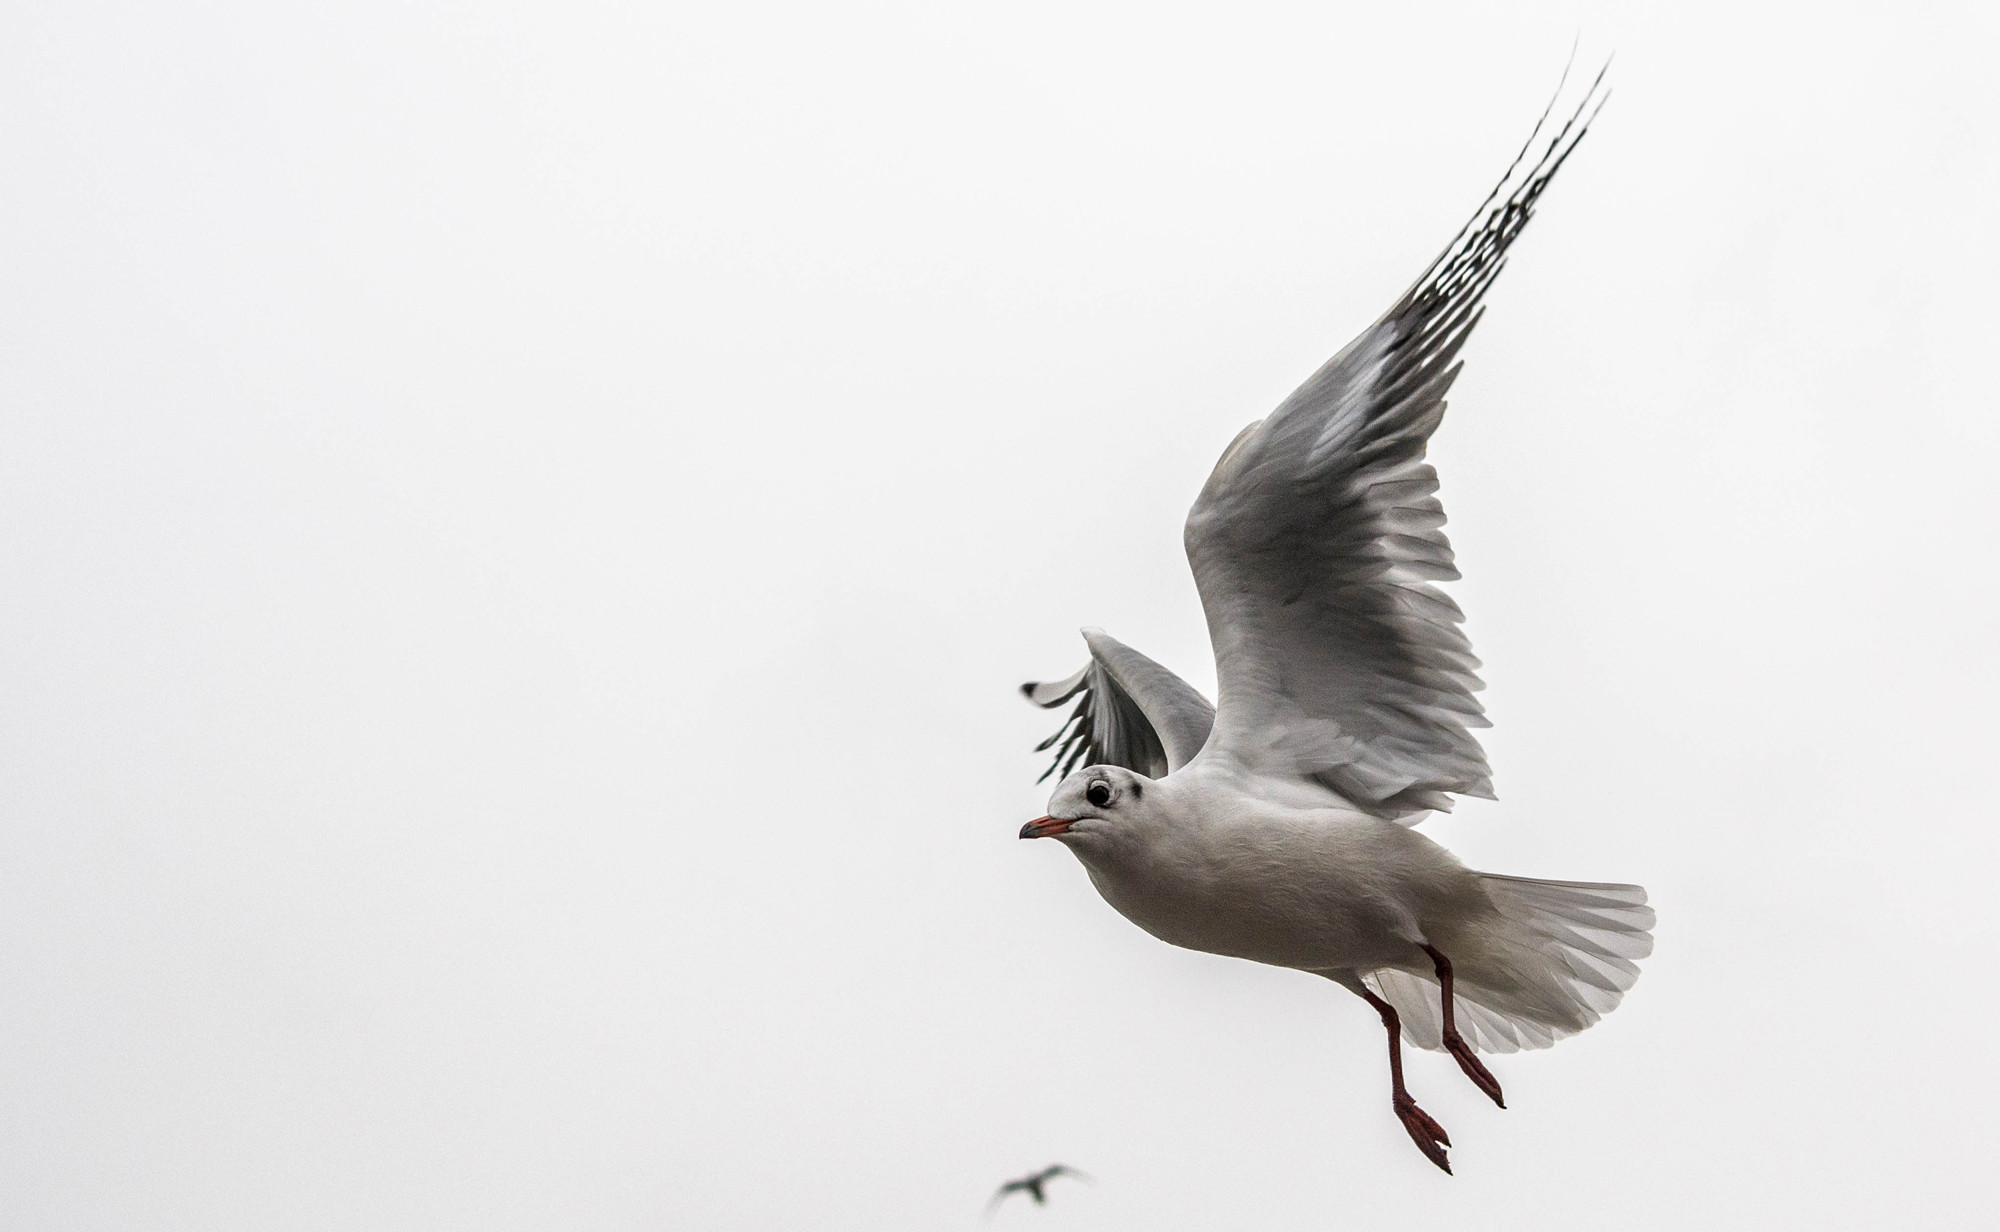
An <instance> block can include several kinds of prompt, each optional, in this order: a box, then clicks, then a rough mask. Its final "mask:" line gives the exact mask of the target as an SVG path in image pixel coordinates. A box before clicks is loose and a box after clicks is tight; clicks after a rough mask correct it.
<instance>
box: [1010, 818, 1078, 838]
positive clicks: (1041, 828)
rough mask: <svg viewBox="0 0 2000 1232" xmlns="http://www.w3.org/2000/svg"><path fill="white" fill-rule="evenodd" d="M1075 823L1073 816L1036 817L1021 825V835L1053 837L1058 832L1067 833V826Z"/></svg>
mask: <svg viewBox="0 0 2000 1232" xmlns="http://www.w3.org/2000/svg"><path fill="white" fill-rule="evenodd" d="M1075 824H1076V821H1075V819H1073V818H1070V819H1065V818H1062V817H1037V818H1035V819H1034V820H1033V821H1031V822H1029V823H1028V824H1027V825H1025V826H1022V827H1021V837H1022V838H1054V837H1055V836H1056V835H1058V834H1065V833H1067V832H1068V831H1069V828H1070V827H1071V826H1073V825H1075Z"/></svg>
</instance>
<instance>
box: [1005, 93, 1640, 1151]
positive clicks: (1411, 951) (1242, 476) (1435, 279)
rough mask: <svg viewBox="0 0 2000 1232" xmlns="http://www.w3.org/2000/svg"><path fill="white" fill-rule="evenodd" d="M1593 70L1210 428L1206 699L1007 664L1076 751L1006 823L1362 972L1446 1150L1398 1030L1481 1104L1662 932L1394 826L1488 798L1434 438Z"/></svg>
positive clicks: (1198, 910)
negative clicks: (1562, 116)
mask: <svg viewBox="0 0 2000 1232" xmlns="http://www.w3.org/2000/svg"><path fill="white" fill-rule="evenodd" d="M1599 78H1600V82H1601V79H1602V74H1600V75H1599ZM1597 90H1598V84H1597V83H1593V85H1592V88H1591V91H1590V92H1589V94H1587V95H1586V97H1585V99H1584V102H1583V104H1582V106H1580V107H1579V108H1578V109H1577V112H1576V114H1575V115H1574V116H1572V117H1571V119H1570V120H1569V122H1568V123H1566V124H1564V125H1563V126H1562V127H1561V129H1560V131H1558V132H1557V133H1556V134H1555V135H1554V136H1553V137H1552V138H1551V139H1550V140H1549V141H1548V143H1547V145H1546V146H1545V148H1544V149H1543V151H1542V153H1541V154H1540V156H1539V157H1538V158H1537V159H1535V160H1534V161H1533V162H1532V163H1530V164H1528V165H1527V166H1526V169H1525V170H1522V167H1523V165H1524V163H1527V157H1526V156H1527V154H1528V152H1529V151H1530V150H1531V149H1533V148H1534V146H1535V144H1536V142H1537V140H1538V138H1539V136H1540V134H1541V131H1542V125H1541V124H1537V126H1536V131H1535V134H1534V135H1531V136H1530V138H1529V142H1528V145H1527V146H1525V147H1523V150H1522V154H1521V155H1520V156H1517V157H1516V159H1515V161H1514V164H1513V165H1512V166H1510V167H1509V168H1508V172H1507V174H1506V175H1505V176H1503V177H1502V179H1501V182H1500V185H1499V186H1498V187H1496V188H1495V189H1494V191H1493V193H1492V194H1491V195H1490V196H1489V197H1488V199H1487V201H1486V202H1485V203H1483V204H1482V205H1481V207H1480V209H1479V211H1477V212H1476V213H1475V215H1474V218H1473V221H1472V222H1471V223H1468V224H1467V226H1466V228H1465V229H1464V230H1463V231H1462V232H1461V233H1460V234H1459V235H1458V237H1457V238H1456V239H1454V240H1453V242H1452V243H1451V244H1450V245H1449V246H1448V247H1447V248H1446V250H1445V252H1444V253H1443V254H1442V255H1441V256H1439V258H1438V259H1437V260H1436V261H1435V262H1433V263H1432V265H1431V267H1430V268H1429V269H1428V270H1426V271H1425V272H1424V274H1423V276H1422V277H1420V278H1419V279H1418V280H1417V282H1416V284H1415V285H1413V286H1412V287H1411V288H1410V290H1409V291H1408V292H1406V293H1405V294H1404V295H1403V297H1402V298H1401V299H1399V300H1398V301H1397V302H1396V304H1395V305H1394V306H1393V307H1391V308H1390V310H1389V311H1388V312H1387V313H1386V314H1384V315H1383V317H1382V318H1381V319H1380V320H1379V321H1377V322H1376V323H1375V324H1374V325H1372V326H1370V327H1369V328H1368V329H1367V330H1365V331H1363V333H1362V334H1361V336H1360V337H1358V338H1356V339H1355V340H1354V341H1353V342H1352V343H1350V344H1349V345H1348V346H1347V347H1346V348H1345V349H1343V350H1342V351H1341V352H1340V353H1339V354H1338V355H1336V356H1334V358H1333V359H1331V360H1329V361H1327V363H1326V365H1325V366H1324V367H1322V368H1321V369H1320V370H1319V371H1318V372H1316V373H1314V374H1313V376H1312V377H1311V378H1310V379H1308V380H1307V381H1306V383H1305V384H1304V385H1302V386H1300V387H1299V389H1298V390H1297V392H1295V393H1293V394H1292V396H1291V397H1289V398H1287V399H1286V400H1285V402H1284V403H1283V404H1282V405H1280V406H1279V407H1278V409H1277V410H1276V411H1274V412H1272V413H1271V414H1270V415H1269V416H1268V417H1266V418H1265V419H1262V420H1259V421H1258V422H1256V423H1253V424H1251V425H1250V426H1249V427H1247V428H1245V429H1244V430H1243V431H1242V432H1241V433H1240V434H1238V436H1237V437H1236V439H1235V440H1234V441H1233V442H1231V443H1230V445H1229V447H1228V448H1227V449H1226V450H1224V451H1223V454H1222V458H1221V460H1220V461H1219V462H1217V464H1216V467H1215V471H1214V474H1213V475H1211V476H1210V478H1209V480H1208V483H1207V484H1206V485H1205V486H1204V487H1203V488H1202V491H1201V494H1200V496H1199V497H1198V498H1197V499H1196V501H1195V504H1194V507H1193V509H1192V510H1191V511H1190V512H1189V514H1188V520H1187V528H1186V544H1187V552H1188V560H1189V563H1190V565H1191V566H1192V568H1193V570H1194V575H1195V581H1196V584H1197V586H1198V588H1199V590H1200V592H1201V599H1202V607H1203V609H1204V611H1205V612H1206V614H1207V617H1208V626H1209V636H1210V639H1211V641H1212V642H1213V644H1214V647H1215V657H1216V669H1217V678H1218V681H1219V685H1220V689H1219V698H1218V703H1219V704H1218V705H1216V706H1210V705H1209V703H1208V701H1207V699H1205V698H1203V697H1202V696H1201V694H1200V693H1199V692H1198V691H1196V690H1195V689H1194V688H1192V687H1190V686H1189V685H1188V684H1187V683H1186V682H1184V681H1182V680H1181V679H1180V678H1179V677H1178V676H1175V675H1174V674H1173V673H1172V672H1170V671H1168V670H1167V669H1166V668H1164V667H1162V666H1160V665H1159V664H1158V663H1155V662H1153V661H1152V660H1151V659H1149V658H1147V657H1146V656H1145V655H1143V654H1140V653H1139V652H1138V651H1136V650H1133V649H1132V648H1130V647H1128V646H1125V645H1122V644H1121V643H1119V642H1118V641H1116V640H1115V639H1113V638H1112V637H1110V636H1109V635H1108V634H1105V633H1104V632H1102V631H1101V630H1096V629H1086V630H1084V639H1085V642H1086V644H1087V645H1088V647H1089V650H1090V662H1089V663H1087V664H1086V665H1085V666H1084V667H1083V669H1082V670H1080V671H1079V672H1077V673H1076V674H1075V675H1074V676H1072V677H1070V678H1069V679H1067V680H1064V681H1061V682H1058V683H1054V684H1030V685H1025V686H1023V691H1024V692H1026V693H1027V695H1028V697H1029V698H1030V700H1032V701H1034V702H1035V703H1036V704H1038V705H1042V706H1046V707H1054V706H1059V705H1062V704H1063V703H1065V702H1067V701H1070V700H1071V699H1076V707H1075V710H1074V711H1073V712H1072V714H1071V716H1070V719H1069V721H1068V722H1067V723H1065V724H1064V726H1063V728H1062V730H1060V731H1058V732H1057V733H1056V735H1055V736H1053V737H1051V738H1050V739H1049V740H1048V741H1046V742H1045V743H1044V744H1043V746H1042V747H1043V748H1045V749H1046V748H1048V747H1050V746H1055V745H1059V747H1058V748H1057V752H1056V760H1055V763H1054V765H1052V766H1051V767H1050V770H1051V772H1052V773H1053V772H1055V771H1058V770H1060V771H1062V772H1063V773H1064V774H1065V777H1064V778H1063V780H1062V782H1061V783H1060V784H1058V786H1057V788H1056V791H1055V794H1054V795H1053V796H1052V797H1051V798H1050V800H1049V815H1048V816H1047V817H1043V818H1040V819H1038V820H1036V821H1033V822H1029V823H1028V825H1027V826H1025V827H1023V828H1022V831H1021V834H1022V837H1024V838H1039V837H1053V838H1057V839H1059V840H1060V841H1061V842H1063V843H1064V844H1065V845H1067V846H1068V847H1069V848H1070V849H1071V851H1073V852H1074V853H1075V854H1076V856H1077V858H1078V859H1079V860H1081V861H1082V863H1083V865H1084V867H1085V869H1086V870H1087V871H1088V872H1089V874H1090V879H1091V881H1092V883H1093V884H1094V885H1096V887H1097V889H1098V891H1099V892H1100V893H1101V894H1103V896H1104V898H1105V900H1106V901H1107V902H1109V903H1110V904H1111V905H1112V906H1113V907H1115V908H1116V909H1117V910H1118V911H1119V912H1120V913H1122V914H1123V915H1125V916H1126V917H1127V918H1128V919H1130V920H1132V921H1133V922H1134V923H1135V924H1138V925H1139V926H1140V927H1141V928H1143V929H1145V930H1146V931H1147V932H1150V933H1152V934H1153V935H1154V936H1157V937H1159V938H1160V939H1162V940H1164V941H1168V942H1171V943H1172V944H1175V945H1180V946H1186V947H1188V948H1190V949H1196V950H1204V951H1208V952H1210V953H1215V954H1226V955H1230V956H1233V957H1237V958H1246V959H1250V960H1252V961H1256V962H1263V963H1271V964H1275V965H1278V966H1284V967H1293V968H1297V969H1299V970H1304V971H1311V972H1314V973H1317V974H1320V975H1324V976H1326V977H1327V978H1328V979H1331V980H1333V981H1335V982H1337V983H1339V984H1341V985H1343V986H1344V987H1346V988H1348V989H1350V990H1351V991H1353V992H1355V993H1356V994H1357V995H1359V996H1362V997H1363V998H1366V999H1367V1000H1368V1001H1369V1002H1370V1004H1371V1005H1373V1006H1374V1007H1375V1008H1376V1010H1377V1012H1378V1013H1380V1014H1381V1016H1382V1019H1383V1022H1384V1024H1385V1025H1386V1026H1387V1028H1388V1031H1389V1044H1390V1065H1391V1078H1392V1101H1393V1104H1394V1107H1395V1110H1396V1113H1397V1115H1398V1117H1399V1118H1400V1119H1401V1120H1402V1121H1403V1124H1404V1126H1405V1127H1406V1128H1407V1129H1408V1130H1409V1132H1410V1135H1411V1137H1412V1138H1413V1139H1414V1140H1415V1141H1416V1143H1417V1145H1418V1147H1419V1148H1420V1149H1422V1150H1423V1151H1424V1153H1425V1154H1426V1155H1427V1156H1428V1157H1429V1158H1430V1159H1431V1160H1432V1161H1433V1162H1435V1163H1436V1164H1437V1165H1438V1166H1439V1167H1441V1168H1443V1169H1444V1170H1445V1171H1447V1172H1449V1171H1450V1166H1449V1164H1448V1162H1447V1160H1446V1157H1445V1153H1444V1148H1445V1147H1447V1146H1449V1145H1450V1140H1449V1138H1448V1137H1447V1136H1446V1135H1445V1132H1444V1130H1443V1129H1442V1128H1441V1127H1440V1126H1438V1125H1437V1123H1436V1122H1435V1121H1433V1120H1431V1118H1430V1117H1429V1116H1428V1115H1427V1114H1425V1113H1424V1112H1423V1110H1422V1109H1420V1108H1418V1107H1417V1106H1416V1104H1415V1103H1414V1101H1412V1100H1411V1099H1410V1098H1409V1095H1408V1093H1407V1091H1406V1090H1405V1089H1404V1084H1403V1080H1402V1064H1401V1054H1400V1052H1399V1050H1398V1041H1399V1038H1403V1037H1406V1038H1407V1039H1408V1040H1409V1042H1411V1043H1412V1044H1415V1045H1417V1046H1418V1047H1422V1048H1432V1049H1444V1050H1446V1051H1449V1052H1451V1053H1452V1054H1453V1056H1454V1057H1456V1058H1457V1060H1458V1062H1459V1065H1460V1067H1461V1068H1462V1069H1463V1070H1464V1071H1465V1073H1466V1074H1467V1076H1468V1077H1470V1078H1472V1080H1473V1081H1474V1082H1475V1083H1477V1084H1478V1085H1479V1086H1480V1088H1481V1089H1482V1090H1484V1091H1486V1092H1487V1094H1489V1095H1490V1096H1492V1098H1493V1099H1494V1101H1495V1102H1496V1103H1498V1102H1500V1099H1501V1096H1500V1087H1499V1084H1498V1082H1497V1081H1495V1080H1494V1079H1493V1077H1492V1075H1491V1074H1490V1073H1488V1072H1487V1071H1486V1069H1485V1066H1484V1065H1483V1064H1481V1063H1480V1061H1479V1060H1478V1059H1477V1057H1476V1056H1475V1052H1513V1051H1516V1050H1518V1049H1523V1048H1546V1047H1548V1046H1549V1045H1550V1044H1553V1043H1554V1042H1555V1041H1556V1040H1559V1039H1562V1038H1564V1037H1565V1036H1568V1035H1572V1034H1575V1033H1576V1032H1578V1031H1581V1030H1583V1029H1585V1028H1586V1027H1589V1026H1590V1025H1591V1024H1593V1023H1595V1022H1596V1021H1597V1020H1598V1019H1599V1018H1601V1017H1603V1016H1604V1015H1605V1014H1607V1013H1609V1012H1610V1011H1611V1010H1612V1009H1613V1008H1614V1007H1616V1006H1617V1004H1618V1002H1619V999H1620V998H1621V997H1622V996H1623V995H1624V994H1625V992H1626V990H1628V989H1629V988H1631V987H1632V984H1633V982H1634V981H1635V980H1636V979H1637V978H1638V974H1639V968H1638V964H1637V960H1638V959H1641V958H1644V957H1645V956H1646V955H1647V954H1648V953H1649V952H1650V951H1651V948H1652V938H1651V935H1650V930H1651V928H1652V926H1653V912H1652V909H1651V908H1649V907H1648V906H1647V905H1646V892H1645V891H1644V890H1642V889H1640V888H1639V887H1637V886H1628V885H1598V884H1592V883H1585V882H1567V881H1534V880H1528V879H1524V878H1519V877H1503V876H1498V875H1495V874H1490V873H1479V872H1474V871H1472V870H1469V869H1467V868H1465V867H1464V866H1463V865H1461V864H1460V863H1459V862H1458V860H1457V859H1455V858H1454V857H1453V856H1452V855H1451V853H1450V852H1448V851H1446V850H1445V849H1444V848H1442V847H1440V846H1438V845H1437V844H1436V843H1434V842H1432V841H1431V840H1430V839H1428V838H1426V837H1425V836H1424V835H1422V834H1420V833H1418V832H1417V831H1416V830H1414V829H1412V828H1410V827H1412V826H1414V825H1415V824H1416V823H1417V822H1419V821H1421V820H1423V818H1424V817H1426V816H1428V815H1429V813H1430V811H1432V810H1436V809H1449V808H1450V807H1451V806H1452V797H1453V796H1454V795H1471V796H1485V797H1490V796H1491V794H1492V784H1491V778H1490V772H1489V770H1488V768H1487V764H1486V757H1485V753H1484V752H1483V751H1482V750H1481V748H1480V746H1479V742H1478V740H1477V739H1476V738H1475V737H1474V736H1473V734H1472V732H1473V729H1475V728H1477V727H1483V726H1486V720H1485V718H1484V716H1483V714H1482V712H1481V708H1480V706H1479V703H1478V702H1477V700H1476V699H1475V698H1474V696H1473V694H1474V692H1475V691H1476V690H1477V689H1479V688H1480V687H1481V685H1480V682H1479V680H1478V677H1477V676H1475V675H1474V672H1475V671H1476V669H1477V668H1478V666H1479V664H1478V660H1477V659H1475V658H1474V657H1473V656H1472V652H1471V645H1470V643H1469V642H1467V640H1466V638H1465V635H1464V633H1463V632H1462V631H1461V630H1460V628H1459V625H1460V623H1461V621H1462V620H1463V614H1462V613H1461V612H1460V611H1459V608H1458V606H1457V604H1455V603H1453V602H1452V600H1451V599H1450V598H1449V597H1448V596H1447V595H1446V594H1445V593H1444V592H1443V591H1442V590H1440V589H1439V588H1438V586H1437V585H1436V583H1437V582H1439V581H1444V580H1449V579H1451V578H1455V577H1457V576H1458V573H1457V570H1456V569H1455V568H1454V566H1453V564H1452V552H1451V547H1450V544H1449V543H1448V541H1447V540H1446V539H1445V536H1444V532H1443V529H1442V528H1443V526H1444V521H1445V518H1444V510H1443V508H1442V506H1441V505H1440V504H1439V503H1438V500H1437V495H1436V493H1437V474H1436V472H1435V471H1433V470H1432V469H1431V466H1430V464H1429V463H1428V462H1427V461H1426V460H1425V448H1426V443H1427V442H1428V440H1429V438H1430V434H1431V433H1432V431H1433V430H1435V429H1436V427H1437V425H1438V423H1439V421H1440V420H1441V418H1442V417H1443V414H1444V409H1445V403H1444V395H1445V392H1446V391H1447V390H1448V389H1449V388H1450V386H1451V383H1452V381H1453V379H1454V378H1455V377H1456V376H1457V373H1458V365H1457V362H1456V359H1457V354H1458V351H1459V348H1460V347H1461V346H1462V345H1463V344H1464V342H1465V340H1466V338H1467V336H1468V335H1469V334H1470V333H1471V331H1472V328H1473V326H1474V325H1476V324H1477V322H1478V319H1479V315H1480V313H1481V312H1482V311H1483V308H1482V307H1481V300H1482V298H1483V297H1484V295H1485V292H1486V290H1487V288H1488V287H1490V286H1491V285H1492V282H1493V280H1494V278H1495V277H1496V276H1497V275H1498V274H1499V272H1500V269H1501V267H1502V266H1503V265H1504V263H1505V257H1506V253H1507V250H1508V247H1509V246H1510V245H1511V244H1512V243H1513V241H1514V239H1515V237H1516V236H1518V235H1519V234H1520V231H1521V229H1522V227H1524V226H1525V225H1526V223H1527V221H1528V219H1529V218H1530V217H1531V216H1532V214H1533V212H1534V206H1535V202H1536V200H1537V199H1538V198H1539V197H1540V195H1541V193H1542V191H1543V189H1544V188H1546V187H1547V185H1548V183H1549V181H1550V179H1551V177H1553V176H1554V175H1555V173H1556V171H1557V169H1558V168H1559V167H1560V166H1561V165H1562V162H1563V160H1564V159H1565V158H1567V157H1568V156H1569V153H1570V152H1571V151H1572V150H1573V149H1575V147H1576V144H1577V142H1578V141H1579V140H1581V139H1582V136H1583V134H1584V132H1585V130H1586V129H1587V128H1588V125H1589V119H1588V117H1587V115H1586V112H1589V114H1592V115H1594V106H1596V105H1601V99H1600V98H1599V97H1598V94H1597ZM1543 120H1544V122H1546V120H1547V115H1546V113H1545V114H1544V117H1543ZM1079 764H1082V768H1081V769H1078V766H1079ZM1503 1106H1504V1105H1503Z"/></svg>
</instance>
